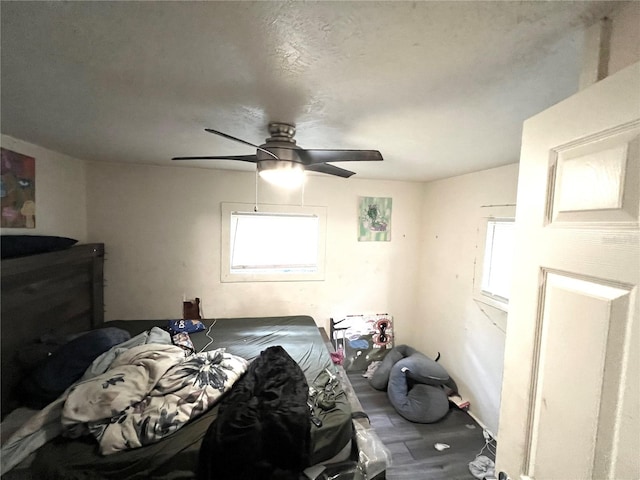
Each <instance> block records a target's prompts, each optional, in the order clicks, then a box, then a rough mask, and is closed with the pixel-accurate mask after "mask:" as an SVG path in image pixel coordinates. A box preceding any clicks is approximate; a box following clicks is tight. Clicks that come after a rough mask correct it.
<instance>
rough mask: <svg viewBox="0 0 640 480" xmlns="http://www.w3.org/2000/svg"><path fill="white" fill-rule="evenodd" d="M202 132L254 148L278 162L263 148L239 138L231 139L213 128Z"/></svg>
mask: <svg viewBox="0 0 640 480" xmlns="http://www.w3.org/2000/svg"><path fill="white" fill-rule="evenodd" d="M204 130H205V132H209V133H213V134H214V135H220V136H221V137H224V138H228V139H229V140H234V141H236V142H240V143H244V144H245V145H249V146H250V147H253V148H256V149H258V150H260V151H261V152H264V153H266V154H269V155H271V156H272V157H273V158H275V159H276V160H280V159H279V158H278V157H276V156H275V155H274V154H273V153H271V152H270V151H269V150H265V149H264V148H262V147H261V146H259V145H255V144H253V143H251V142H247V141H246V140H242V139H241V138H236V137H233V136H231V135H229V134H227V133H223V132H219V131H217V130H214V129H213V128H205V129H204Z"/></svg>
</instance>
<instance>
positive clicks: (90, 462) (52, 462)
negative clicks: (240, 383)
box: [32, 316, 353, 480]
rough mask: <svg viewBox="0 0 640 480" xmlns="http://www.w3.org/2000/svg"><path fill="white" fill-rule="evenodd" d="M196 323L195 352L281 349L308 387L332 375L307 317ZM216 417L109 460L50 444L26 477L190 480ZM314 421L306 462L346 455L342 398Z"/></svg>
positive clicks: (347, 421) (347, 425)
mask: <svg viewBox="0 0 640 480" xmlns="http://www.w3.org/2000/svg"><path fill="white" fill-rule="evenodd" d="M202 322H203V323H204V324H205V327H206V329H205V330H204V331H200V332H197V333H192V334H190V337H191V340H192V342H193V344H194V347H195V349H196V351H197V352H200V351H202V350H213V349H217V348H222V347H223V348H225V349H226V351H227V352H229V353H232V354H234V355H238V356H241V357H244V358H246V359H248V360H253V359H254V358H256V357H257V356H258V355H260V352H262V351H263V350H265V349H266V348H267V347H270V346H276V345H280V346H282V347H283V348H284V349H285V350H286V352H287V353H288V354H289V356H291V358H293V359H294V360H295V361H296V362H297V363H298V364H299V365H300V367H301V368H302V370H303V372H304V374H305V377H306V379H307V382H308V383H309V385H313V384H314V382H315V381H316V379H317V378H318V377H319V376H320V374H321V373H323V372H327V371H328V372H331V373H332V374H334V373H336V370H335V367H334V365H333V363H332V361H331V358H330V356H329V352H328V350H327V348H326V346H325V343H324V340H323V338H322V336H321V335H320V333H319V330H318V328H317V326H316V324H315V322H314V320H313V319H312V318H311V317H309V316H288V317H262V318H221V319H208V320H202ZM166 324H167V321H166V320H126V321H112V322H107V323H105V324H104V326H108V327H117V328H122V329H124V330H127V331H128V332H130V333H131V335H132V336H134V335H137V334H138V333H141V332H143V331H145V330H149V329H150V328H152V327H153V326H161V327H164V326H166ZM324 375H326V373H325V374H324ZM324 375H323V376H324ZM216 416H217V407H214V408H212V409H211V410H209V411H208V412H206V413H205V414H204V415H203V416H201V417H199V418H197V419H195V420H193V421H191V422H190V423H188V424H187V425H186V426H184V427H183V428H181V429H180V430H178V431H177V432H175V433H174V434H172V435H171V436H170V437H168V438H165V439H164V440H162V441H160V442H158V443H155V444H152V445H147V446H144V447H141V448H137V449H133V450H129V451H124V452H121V453H118V454H115V455H109V456H101V455H99V453H98V452H97V449H96V444H95V441H93V440H92V439H86V440H74V441H70V440H67V439H63V438H57V439H55V440H54V441H52V442H49V443H47V444H46V445H44V446H43V447H42V448H40V449H39V450H38V452H37V453H36V458H35V460H34V462H33V464H32V469H33V470H32V473H34V474H35V475H36V478H42V479H47V478H83V479H85V478H87V479H89V478H118V479H124V478H128V479H136V478H140V479H143V478H144V479H149V478H153V479H158V480H164V479H167V480H168V479H172V480H173V479H182V478H184V479H187V478H194V469H195V468H196V465H197V458H198V454H199V449H200V444H201V441H202V438H203V436H204V434H205V432H206V430H207V428H208V427H209V425H210V424H211V422H212V421H213V420H214V419H215V418H216ZM318 416H319V418H320V420H321V425H319V426H318V425H312V426H311V443H312V463H313V464H317V463H325V462H329V461H330V459H331V458H333V457H334V456H335V455H337V454H338V453H339V452H341V451H344V450H345V449H348V445H349V442H350V440H351V438H352V433H353V425H352V421H351V407H350V404H349V400H348V398H347V397H346V395H345V394H344V393H343V392H342V393H340V394H339V395H338V396H337V397H336V405H335V407H334V408H332V409H331V410H329V411H326V412H320V413H319V414H318Z"/></svg>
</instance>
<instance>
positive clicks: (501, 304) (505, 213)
mask: <svg viewBox="0 0 640 480" xmlns="http://www.w3.org/2000/svg"><path fill="white" fill-rule="evenodd" d="M486 208H487V210H488V211H486V212H483V213H485V215H486V216H483V217H482V220H481V222H480V225H479V227H478V241H477V243H476V245H477V247H476V248H477V251H476V258H475V271H474V277H473V298H474V300H476V301H478V302H480V303H483V304H485V305H490V306H492V307H494V308H497V309H498V310H501V311H503V312H506V313H508V312H509V299H505V298H503V297H500V296H497V295H492V294H491V293H490V292H487V291H485V290H483V279H484V274H485V265H484V264H485V258H486V255H487V230H488V227H489V224H490V223H491V222H510V223H511V222H512V223H513V224H514V227H515V205H501V206H491V207H486ZM512 281H513V275H512ZM505 327H506V325H505Z"/></svg>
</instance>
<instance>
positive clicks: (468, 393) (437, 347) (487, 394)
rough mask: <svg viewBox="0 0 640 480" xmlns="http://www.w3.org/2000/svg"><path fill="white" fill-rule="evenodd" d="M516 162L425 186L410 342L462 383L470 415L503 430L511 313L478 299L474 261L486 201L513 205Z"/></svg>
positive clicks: (408, 336)
mask: <svg viewBox="0 0 640 480" xmlns="http://www.w3.org/2000/svg"><path fill="white" fill-rule="evenodd" d="M517 179H518V166H517V164H513V165H507V166H504V167H499V168H494V169H491V170H484V171H481V172H477V173H471V174H467V175H462V176H459V177H453V178H449V179H445V180H439V181H435V182H430V183H427V184H426V185H425V186H424V198H423V202H422V214H421V216H420V219H419V221H420V222H421V224H422V227H421V228H422V233H421V237H422V242H421V243H422V257H421V260H420V280H419V285H420V291H419V292H418V298H419V307H418V315H417V317H416V321H415V322H413V323H411V324H410V325H409V331H407V332H405V333H404V337H405V338H410V339H411V341H410V342H409V344H410V345H411V346H413V347H415V348H417V349H418V350H420V351H422V352H423V353H425V354H426V355H428V356H431V357H435V355H436V354H437V352H441V354H442V357H441V359H440V363H441V364H442V365H443V366H444V367H445V368H446V369H447V371H448V372H449V374H450V375H451V376H452V377H453V378H454V380H455V381H456V382H457V384H458V387H459V389H460V392H461V394H462V396H463V398H465V399H467V400H469V401H470V402H471V412H472V413H473V414H474V415H475V416H476V418H478V419H479V420H480V421H481V422H482V423H483V424H484V425H486V426H487V427H488V428H489V430H491V431H492V432H493V433H497V431H498V428H497V427H498V415H499V409H500V391H501V386H502V368H503V356H504V341H505V333H504V331H503V330H501V329H500V328H499V327H498V326H496V325H495V323H496V322H497V323H498V324H499V323H500V321H503V322H504V320H505V316H506V314H505V313H504V312H500V311H499V310H495V309H492V308H491V307H488V306H486V305H483V304H479V303H477V302H475V301H474V300H473V276H474V264H475V262H476V261H477V260H479V259H481V258H482V253H483V252H481V251H479V249H477V248H476V246H477V244H478V240H479V239H478V228H479V226H480V223H481V220H482V217H483V215H484V216H486V212H485V211H484V209H482V208H481V207H482V206H483V205H500V204H515V201H516V187H517Z"/></svg>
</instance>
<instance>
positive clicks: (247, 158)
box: [171, 155, 258, 163]
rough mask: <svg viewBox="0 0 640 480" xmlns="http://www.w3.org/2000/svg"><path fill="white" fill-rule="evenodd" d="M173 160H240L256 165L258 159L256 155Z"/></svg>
mask: <svg viewBox="0 0 640 480" xmlns="http://www.w3.org/2000/svg"><path fill="white" fill-rule="evenodd" d="M171 160H240V161H242V162H253V163H256V162H257V161H258V157H257V156H256V155H227V156H221V157H173V158H172V159H171Z"/></svg>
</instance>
